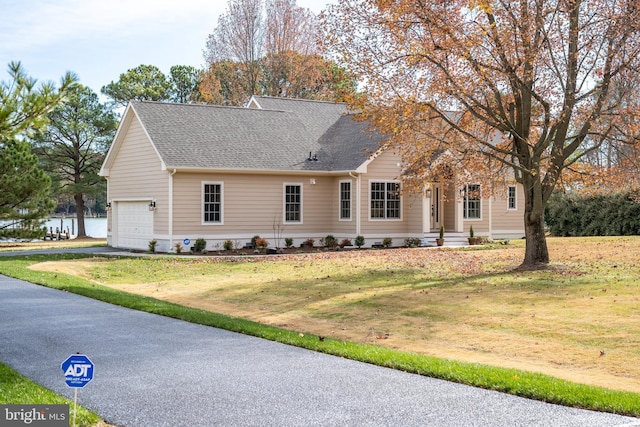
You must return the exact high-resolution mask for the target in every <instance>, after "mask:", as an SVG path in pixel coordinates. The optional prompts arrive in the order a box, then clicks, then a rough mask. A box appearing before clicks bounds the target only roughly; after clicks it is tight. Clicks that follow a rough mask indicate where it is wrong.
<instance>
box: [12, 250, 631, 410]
mask: <svg viewBox="0 0 640 427" xmlns="http://www.w3.org/2000/svg"><path fill="white" fill-rule="evenodd" d="M560 243H562V248H559V244H560ZM550 246H551V247H552V248H555V249H554V251H553V252H552V256H553V257H554V259H555V260H557V261H556V264H555V267H556V268H555V269H553V270H549V271H536V272H526V273H525V272H515V271H513V270H512V269H511V267H512V266H513V267H515V266H517V264H518V263H519V261H520V259H521V252H522V247H521V245H514V246H512V247H509V248H501V249H494V250H490V251H488V250H477V249H475V248H474V249H473V250H467V251H465V250H457V251H447V250H444V251H442V250H438V251H425V250H415V251H411V250H396V251H378V252H371V251H369V252H367V254H364V253H362V252H358V251H353V252H344V253H340V254H338V255H336V254H321V255H314V256H309V255H304V256H297V257H288V258H276V260H277V261H274V259H273V258H270V260H271V261H269V262H258V261H256V260H255V259H253V258H246V259H242V260H238V259H222V258H190V259H186V260H185V259H174V258H157V259H146V258H145V259H130V258H127V259H106V258H102V259H96V258H89V257H85V256H78V255H73V256H70V255H66V256H30V257H11V258H10V259H4V260H0V272H1V273H2V274H7V275H10V276H13V277H19V278H22V279H24V280H28V281H30V282H34V283H40V284H44V285H47V286H51V287H54V288H58V289H65V290H67V291H70V292H75V293H79V294H83V295H86V296H89V297H92V298H96V299H100V300H104V301H107V302H111V303H114V304H118V305H122V306H125V307H130V308H134V309H138V310H143V311H148V312H152V313H157V314H162V315H165V316H169V317H174V318H179V319H183V320H187V321H190V322H194V323H200V324H204V325H209V326H215V327H220V328H224V329H228V330H232V331H236V332H241V333H245V334H249V335H255V336H259V337H263V338H266V339H270V340H274V341H279V342H282V343H286V344H291V345H296V346H300V347H304V348H309V349H312V350H315V351H321V352H325V353H329V354H334V355H338V356H341V357H348V358H352V359H356V360H360V361H363V362H367V363H373V364H377V365H381V366H388V367H390V368H394V369H400V370H404V371H408V372H414V373H417V374H421V375H427V376H432V377H436V378H442V379H446V380H451V381H456V382H460V383H464V384H469V385H474V386H478V387H483V388H489V389H494V390H499V391H503V392H507V393H512V394H516V395H520V396H523V397H528V398H533V399H539V400H543V401H547V402H553V403H558V404H562V405H567V406H575V407H581V408H588V409H593V410H598V411H607V412H613V413H619V414H627V415H634V416H640V396H639V395H638V394H637V393H633V392H629V391H624V390H613V389H612V388H615V387H609V388H606V387H597V386H593V385H585V384H579V382H580V381H577V382H576V381H567V380H563V379H560V378H556V377H555V376H552V375H545V374H543V373H534V372H530V371H533V370H535V369H513V367H512V366H511V367H510V366H502V367H500V366H489V363H484V362H483V363H478V362H469V361H466V362H465V361H463V360H464V359H465V358H466V357H468V356H469V354H477V355H480V356H479V357H477V360H488V361H492V363H490V364H491V365H494V364H496V363H501V362H503V361H504V360H508V361H509V363H510V364H512V365H513V366H516V367H517V366H527V367H529V366H532V367H533V368H540V366H539V365H535V364H533V363H532V362H531V360H529V361H528V362H527V360H526V359H523V358H522V357H521V356H520V355H519V354H516V353H532V354H531V355H530V358H531V359H540V361H541V362H540V364H541V365H544V363H542V362H544V360H542V359H545V357H546V358H547V359H548V360H547V361H546V362H545V363H547V364H548V365H551V366H553V365H554V364H556V365H557V371H558V372H564V371H566V370H570V369H571V368H575V367H576V366H577V368H575V369H577V372H579V373H580V372H584V371H585V370H587V369H591V368H590V366H595V368H597V369H595V368H594V369H593V371H596V370H598V369H599V370H600V371H603V372H605V373H607V372H608V375H609V376H610V377H613V378H617V379H619V380H622V379H623V378H626V376H627V377H628V378H629V379H630V381H631V379H632V378H636V379H637V378H638V377H637V376H635V377H633V376H632V374H629V369H637V368H636V367H637V366H638V365H639V363H636V362H635V359H634V358H638V357H640V354H638V351H637V348H638V345H637V344H638V323H637V321H636V320H634V319H635V315H634V307H637V301H638V297H637V295H638V292H637V290H638V289H637V287H638V284H639V283H640V281H639V280H638V275H639V274H640V273H639V271H638V267H636V266H635V256H634V255H633V254H634V253H638V252H637V251H638V247H639V246H640V239H592V240H588V239H582V240H580V239H576V240H572V239H563V240H562V241H560V240H552V241H551V242H550ZM586 246H588V248H586ZM585 248H586V250H585ZM370 256H372V257H373V258H371V257H370ZM105 261H108V262H105ZM34 267H37V268H38V269H37V270H36V269H34ZM67 273H70V274H71V275H69V274H67ZM116 288H120V289H116ZM122 289H126V290H131V291H136V292H142V293H146V294H149V295H154V296H157V297H153V298H152V297H149V296H141V295H134V294H132V293H130V292H125V291H123V290H122ZM605 289H606V292H605V291H604V290H605ZM160 298H163V299H167V300H173V301H178V302H182V303H189V304H193V302H194V301H199V302H200V303H202V306H205V307H208V309H203V308H202V307H200V308H198V307H186V306H183V305H181V304H176V303H172V302H170V301H164V300H161V299H160ZM193 305H197V304H193ZM211 307H214V308H216V309H221V310H228V311H229V313H236V315H224V314H216V313H213V312H212V309H211ZM218 311H219V310H218ZM238 313H239V314H238ZM240 315H241V317H253V318H254V319H257V320H259V321H250V320H246V319H244V318H239V317H238V316H240ZM594 316H596V317H598V318H597V319H595V320H594ZM600 317H601V318H600ZM266 323H271V325H268V324H266ZM350 325H353V326H350ZM348 337H351V338H348ZM478 337H482V339H479V338H478ZM511 341H513V342H511ZM515 342H517V344H516V343H515ZM425 344H426V345H425ZM425 347H434V348H436V351H435V353H441V354H444V355H445V356H447V355H451V357H444V358H443V357H434V356H433V355H430V354H425V353H426V352H424V351H422V352H420V351H418V350H422V349H424V348H425ZM549 349H557V351H558V352H559V353H560V356H557V355H555V354H551V355H547V354H546V353H548V352H549ZM600 349H606V356H600ZM400 350H404V351H400ZM447 350H448V352H447ZM474 352H475V353H474ZM593 353H596V354H593ZM514 354H515V355H514ZM585 355H586V356H585ZM581 358H583V359H584V358H586V359H588V360H586V361H585V360H581ZM450 359H458V360H459V361H454V360H450ZM600 365H602V366H600ZM543 367H544V366H543ZM607 370H608V371H607ZM552 372H553V370H552ZM604 377H605V378H606V375H604ZM585 379H587V378H586V377H585Z"/></svg>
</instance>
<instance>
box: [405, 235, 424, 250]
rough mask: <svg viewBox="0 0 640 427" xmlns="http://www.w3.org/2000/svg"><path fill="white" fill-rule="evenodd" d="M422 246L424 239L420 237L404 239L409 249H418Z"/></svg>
mask: <svg viewBox="0 0 640 427" xmlns="http://www.w3.org/2000/svg"><path fill="white" fill-rule="evenodd" d="M421 244H422V239H421V238H419V237H407V238H406V239H404V245H405V246H407V247H409V248H417V247H418V246H420V245H421Z"/></svg>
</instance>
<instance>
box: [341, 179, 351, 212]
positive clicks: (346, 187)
mask: <svg viewBox="0 0 640 427" xmlns="http://www.w3.org/2000/svg"><path fill="white" fill-rule="evenodd" d="M340 219H342V220H350V219H351V181H340Z"/></svg>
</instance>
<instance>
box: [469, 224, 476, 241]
mask: <svg viewBox="0 0 640 427" xmlns="http://www.w3.org/2000/svg"><path fill="white" fill-rule="evenodd" d="M474 235H475V232H474V231H473V225H472V226H471V227H469V237H471V238H473V237H474Z"/></svg>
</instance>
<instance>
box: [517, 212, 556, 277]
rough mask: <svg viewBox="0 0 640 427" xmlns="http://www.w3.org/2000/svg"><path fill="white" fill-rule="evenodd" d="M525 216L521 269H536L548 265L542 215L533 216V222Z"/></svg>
mask: <svg viewBox="0 0 640 427" xmlns="http://www.w3.org/2000/svg"><path fill="white" fill-rule="evenodd" d="M528 219H530V217H529V216H528V215H527V214H525V225H524V235H525V239H526V246H525V252H524V261H523V262H522V265H521V266H520V268H521V269H525V270H530V269H537V268H540V267H542V266H545V265H547V264H549V250H548V249H547V238H546V237H545V234H544V215H539V216H537V215H536V216H535V219H534V220H528Z"/></svg>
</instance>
